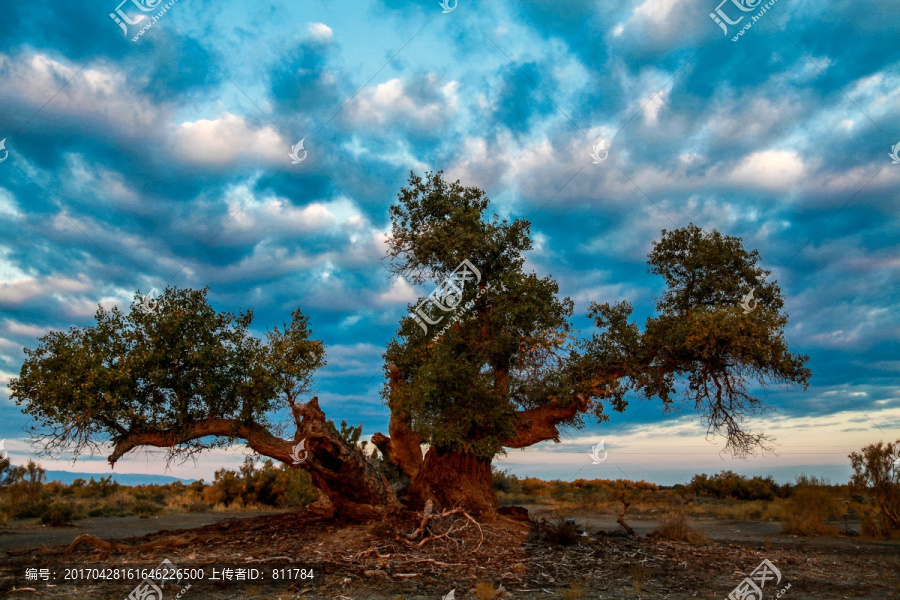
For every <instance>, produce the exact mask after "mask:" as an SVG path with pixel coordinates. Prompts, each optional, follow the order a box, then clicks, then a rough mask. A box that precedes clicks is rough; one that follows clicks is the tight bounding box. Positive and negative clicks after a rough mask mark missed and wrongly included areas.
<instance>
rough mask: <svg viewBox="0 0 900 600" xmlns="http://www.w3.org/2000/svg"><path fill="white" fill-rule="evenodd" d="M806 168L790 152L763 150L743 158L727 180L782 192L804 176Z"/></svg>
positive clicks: (795, 155)
mask: <svg viewBox="0 0 900 600" xmlns="http://www.w3.org/2000/svg"><path fill="white" fill-rule="evenodd" d="M806 171H807V167H806V165H805V164H804V162H803V159H802V158H801V157H800V155H799V154H797V153H796V152H794V151H792V150H763V151H760V152H754V153H752V154H750V155H748V156H745V157H744V159H743V160H741V162H740V163H739V164H738V165H737V166H736V167H735V168H734V169H733V170H732V171H731V173H730V174H729V175H728V179H729V180H730V181H731V182H732V183H736V184H738V185H746V186H750V187H756V188H761V189H770V190H782V189H784V188H787V187H789V186H791V185H793V184H795V183H798V182H799V181H800V180H802V179H803V178H804V177H805V176H806Z"/></svg>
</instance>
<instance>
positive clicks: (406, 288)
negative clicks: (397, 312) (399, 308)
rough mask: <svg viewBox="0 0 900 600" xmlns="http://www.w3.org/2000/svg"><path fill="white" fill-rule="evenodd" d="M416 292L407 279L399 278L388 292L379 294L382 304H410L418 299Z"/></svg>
mask: <svg viewBox="0 0 900 600" xmlns="http://www.w3.org/2000/svg"><path fill="white" fill-rule="evenodd" d="M418 297H419V296H418V294H416V290H415V289H414V288H413V287H412V286H411V285H409V284H408V283H407V282H406V280H405V279H403V278H402V277H398V278H397V279H395V280H394V281H393V282H392V283H391V287H390V288H388V290H387V291H385V292H382V293H380V294H378V301H379V302H380V303H381V304H409V303H410V302H415V300H416V299H417V298H418Z"/></svg>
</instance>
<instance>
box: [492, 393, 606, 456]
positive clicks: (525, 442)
mask: <svg viewBox="0 0 900 600" xmlns="http://www.w3.org/2000/svg"><path fill="white" fill-rule="evenodd" d="M587 407H588V400H587V399H586V398H585V397H584V396H583V395H582V394H576V395H575V399H574V400H572V402H571V403H569V404H568V405H566V406H561V407H560V406H541V407H539V408H531V409H528V410H521V411H519V412H517V413H516V421H517V427H516V433H515V435H513V436H512V437H510V438H503V439H501V440H500V442H501V443H502V444H503V445H504V446H506V447H507V448H526V447H528V446H531V445H532V444H537V443H538V442H543V441H544V440H556V439H559V429H558V427H557V426H558V425H559V424H560V423H562V422H563V421H567V420H569V419H571V418H572V417H574V416H575V415H577V414H578V413H580V412H584V411H585V410H586V409H587Z"/></svg>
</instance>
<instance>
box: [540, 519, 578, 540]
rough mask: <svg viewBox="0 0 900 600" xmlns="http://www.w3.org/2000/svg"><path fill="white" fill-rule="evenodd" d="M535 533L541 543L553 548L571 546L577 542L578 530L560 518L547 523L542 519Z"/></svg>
mask: <svg viewBox="0 0 900 600" xmlns="http://www.w3.org/2000/svg"><path fill="white" fill-rule="evenodd" d="M537 533H538V536H539V537H540V538H541V539H542V540H543V541H545V542H547V543H549V544H553V545H555V546H571V545H572V544H574V543H575V542H576V541H578V529H577V528H576V527H575V526H574V525H572V524H570V523H568V522H567V521H566V519H564V518H562V517H560V518H558V519H553V520H552V521H549V522H548V521H545V520H543V519H542V520H541V521H540V522H539V523H538V525H537Z"/></svg>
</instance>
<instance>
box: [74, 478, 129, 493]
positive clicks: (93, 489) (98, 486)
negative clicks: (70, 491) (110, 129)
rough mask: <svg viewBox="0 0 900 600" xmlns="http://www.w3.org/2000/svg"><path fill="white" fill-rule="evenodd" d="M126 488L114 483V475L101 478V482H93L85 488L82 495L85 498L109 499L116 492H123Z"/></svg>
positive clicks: (92, 479) (89, 482)
mask: <svg viewBox="0 0 900 600" xmlns="http://www.w3.org/2000/svg"><path fill="white" fill-rule="evenodd" d="M123 487H124V486H122V485H121V484H119V483H118V482H115V481H113V478H112V475H107V476H106V477H101V478H100V481H94V478H93V477H91V480H90V481H88V482H87V484H86V485H85V486H84V489H83V491H82V493H83V494H84V495H83V497H84V498H109V497H110V496H112V495H113V494H115V493H116V492H119V491H121V489H122V488H123Z"/></svg>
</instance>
